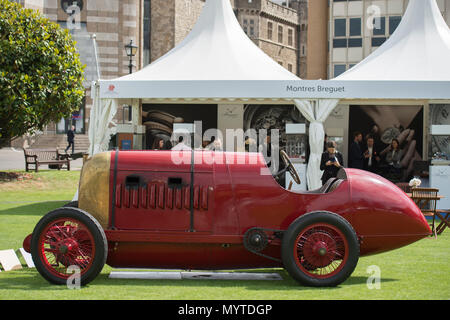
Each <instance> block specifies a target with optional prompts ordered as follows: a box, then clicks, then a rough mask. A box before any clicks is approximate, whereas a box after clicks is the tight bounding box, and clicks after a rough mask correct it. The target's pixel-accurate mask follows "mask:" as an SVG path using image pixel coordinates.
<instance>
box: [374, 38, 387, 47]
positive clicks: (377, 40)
mask: <svg viewBox="0 0 450 320" xmlns="http://www.w3.org/2000/svg"><path fill="white" fill-rule="evenodd" d="M385 41H386V37H377V38H372V47H379V46H381V45H382V44H383V43H384V42H385Z"/></svg>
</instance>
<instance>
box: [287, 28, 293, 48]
mask: <svg viewBox="0 0 450 320" xmlns="http://www.w3.org/2000/svg"><path fill="white" fill-rule="evenodd" d="M288 45H289V46H293V45H294V30H292V29H288Z"/></svg>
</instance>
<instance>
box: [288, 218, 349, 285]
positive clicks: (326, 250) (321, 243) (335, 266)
mask: <svg viewBox="0 0 450 320" xmlns="http://www.w3.org/2000/svg"><path fill="white" fill-rule="evenodd" d="M295 244H296V245H295V246H294V257H297V259H296V264H297V266H298V267H299V268H300V269H302V270H303V272H305V273H307V274H308V275H310V276H312V277H314V278H322V279H323V278H328V277H331V276H333V275H335V274H336V273H338V272H339V271H340V270H341V269H342V268H343V267H344V265H345V262H346V261H347V259H348V242H347V240H346V238H345V236H344V235H343V234H342V232H341V231H340V230H339V229H338V228H336V227H335V226H333V225H329V224H325V223H323V224H322V223H321V224H314V225H311V226H308V227H307V228H305V229H304V230H302V231H301V232H300V234H299V235H298V237H297V239H296V242H295Z"/></svg>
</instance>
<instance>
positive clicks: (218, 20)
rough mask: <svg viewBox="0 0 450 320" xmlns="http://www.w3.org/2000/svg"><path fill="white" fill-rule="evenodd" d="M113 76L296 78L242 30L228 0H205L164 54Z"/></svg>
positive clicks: (168, 78)
mask: <svg viewBox="0 0 450 320" xmlns="http://www.w3.org/2000/svg"><path fill="white" fill-rule="evenodd" d="M116 80H123V81H126V80H300V78H298V77H297V76H296V75H294V74H292V73H291V72H289V71H288V70H286V69H285V68H283V67H282V66H281V65H279V64H278V63H277V62H275V61H274V60H273V59H272V58H270V57H269V56H268V55H267V54H265V53H264V52H263V51H262V50H261V49H260V48H259V47H258V46H256V45H255V44H254V43H253V41H252V40H251V39H250V38H249V37H248V36H247V35H246V34H245V33H244V31H243V30H242V28H241V26H240V24H239V22H238V21H237V19H236V16H235V13H234V11H233V8H232V6H231V3H230V0H206V2H205V5H204V7H203V10H202V12H201V14H200V17H199V18H198V20H197V23H196V24H195V26H194V28H193V29H192V31H191V32H190V33H189V34H188V35H187V36H186V38H185V39H184V40H183V41H181V42H180V43H179V44H178V45H176V46H175V48H173V49H172V50H170V51H169V52H168V53H166V54H165V55H164V56H162V57H161V58H159V59H158V60H156V61H155V62H153V63H152V64H150V65H148V66H147V67H145V68H143V69H142V70H140V71H138V72H135V73H133V74H131V75H127V76H124V77H122V78H119V79H116Z"/></svg>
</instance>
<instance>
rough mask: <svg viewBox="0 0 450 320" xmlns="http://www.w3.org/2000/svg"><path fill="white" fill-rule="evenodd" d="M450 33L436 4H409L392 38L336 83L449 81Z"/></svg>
mask: <svg viewBox="0 0 450 320" xmlns="http://www.w3.org/2000/svg"><path fill="white" fill-rule="evenodd" d="M449 56H450V29H449V27H448V25H447V24H446V22H445V20H444V18H443V17H442V15H441V12H440V10H439V7H438V5H437V3H436V0H410V1H409V4H408V7H407V9H406V11H405V14H404V15H403V17H402V21H401V23H400V24H399V26H398V27H397V29H396V30H395V32H394V33H393V34H392V36H391V37H390V38H389V39H388V40H387V41H386V42H385V43H384V44H383V45H382V46H380V47H379V48H378V49H376V50H375V51H374V52H373V53H372V54H370V55H369V56H368V57H367V58H365V59H364V60H363V61H361V62H360V63H358V64H357V65H356V66H354V67H353V68H351V69H349V70H347V71H346V72H345V73H343V74H342V75H340V76H338V77H336V78H335V79H336V80H442V81H448V80H450V59H449V58H448V57H449Z"/></svg>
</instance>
